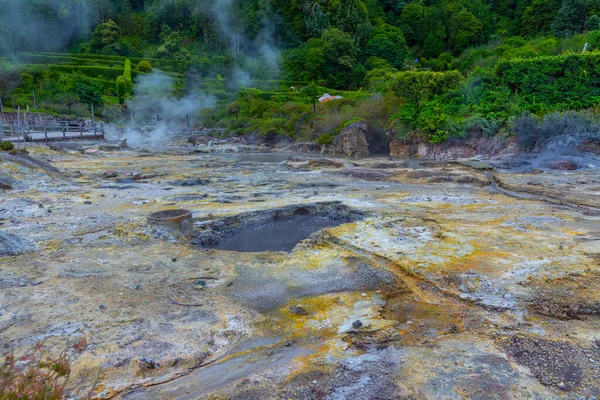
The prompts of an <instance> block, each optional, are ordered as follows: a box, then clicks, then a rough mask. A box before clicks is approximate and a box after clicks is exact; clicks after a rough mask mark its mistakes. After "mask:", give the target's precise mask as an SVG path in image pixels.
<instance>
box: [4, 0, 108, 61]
mask: <svg viewBox="0 0 600 400" xmlns="http://www.w3.org/2000/svg"><path fill="white" fill-rule="evenodd" d="M64 3H65V2H63V1H60V0H48V1H43V2H40V1H34V0H0V10H1V11H0V57H9V58H12V56H13V55H14V52H15V51H58V50H66V49H67V47H68V46H69V45H71V44H72V43H73V41H74V40H75V39H77V38H81V37H85V36H86V35H88V34H89V32H90V31H91V28H92V26H93V25H94V23H95V22H96V20H95V17H94V16H95V15H96V10H95V8H97V7H98V6H97V5H96V4H95V3H94V2H93V1H92V0H80V1H78V2H77V3H76V4H72V5H71V4H69V5H65V4H64ZM13 46H14V47H13Z"/></svg>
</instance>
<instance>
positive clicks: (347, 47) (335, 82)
mask: <svg viewBox="0 0 600 400" xmlns="http://www.w3.org/2000/svg"><path fill="white" fill-rule="evenodd" d="M322 41H323V54H324V56H325V64H324V66H323V75H324V76H325V77H326V79H327V82H328V84H330V85H332V86H334V87H341V88H347V87H348V85H349V84H350V75H351V74H352V71H354V67H355V66H356V63H357V61H356V47H355V45H354V40H353V39H352V37H351V36H350V35H349V34H348V33H346V32H342V31H340V30H339V29H335V28H332V29H328V30H326V31H325V33H323V37H322Z"/></svg>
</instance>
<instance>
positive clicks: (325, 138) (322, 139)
mask: <svg viewBox="0 0 600 400" xmlns="http://www.w3.org/2000/svg"><path fill="white" fill-rule="evenodd" d="M334 139H335V137H334V136H333V135H330V134H328V133H324V134H322V135H321V136H319V138H318V139H317V143H319V144H332V143H333V140H334Z"/></svg>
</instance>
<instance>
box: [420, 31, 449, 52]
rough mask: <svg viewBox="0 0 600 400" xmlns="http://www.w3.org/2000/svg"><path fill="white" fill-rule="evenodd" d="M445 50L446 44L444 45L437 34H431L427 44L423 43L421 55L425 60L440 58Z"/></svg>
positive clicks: (426, 41)
mask: <svg viewBox="0 0 600 400" xmlns="http://www.w3.org/2000/svg"><path fill="white" fill-rule="evenodd" d="M443 50H444V43H442V41H441V40H440V39H439V38H438V37H437V35H436V34H435V33H433V32H429V34H428V35H427V38H426V39H425V42H423V48H422V49H421V55H422V56H423V57H425V58H438V57H439V55H440V54H441V53H442V51H443Z"/></svg>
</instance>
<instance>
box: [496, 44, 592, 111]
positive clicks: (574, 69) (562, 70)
mask: <svg viewBox="0 0 600 400" xmlns="http://www.w3.org/2000/svg"><path fill="white" fill-rule="evenodd" d="M493 83H494V84H496V85H500V86H506V87H508V88H509V89H510V91H511V92H512V93H515V94H519V95H523V96H526V97H527V96H529V97H531V98H532V101H533V100H536V101H539V102H543V103H545V104H549V105H555V106H562V107H566V108H587V107H590V106H593V105H596V104H598V102H599V100H600V97H599V96H600V53H587V54H585V55H579V54H570V55H562V56H547V57H537V58H531V59H515V60H511V61H503V62H499V63H498V64H497V65H496V69H495V71H494V76H493ZM534 98H535V99H534ZM551 108H556V107H551Z"/></svg>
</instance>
